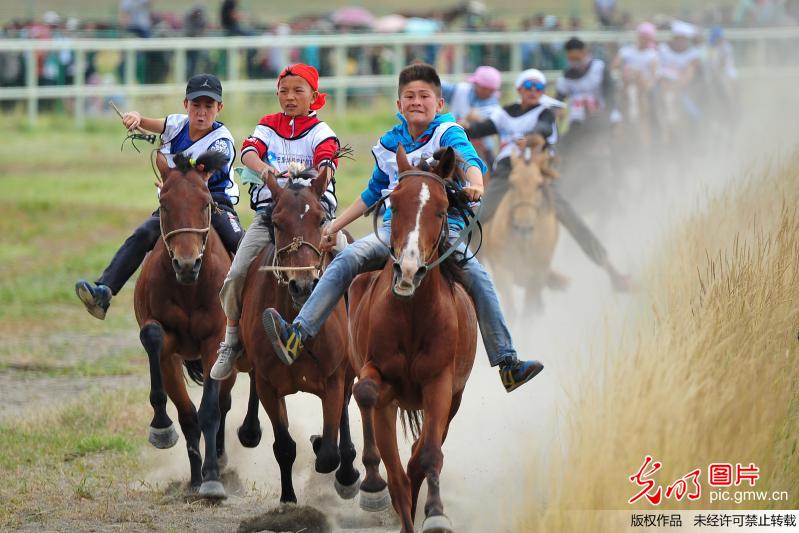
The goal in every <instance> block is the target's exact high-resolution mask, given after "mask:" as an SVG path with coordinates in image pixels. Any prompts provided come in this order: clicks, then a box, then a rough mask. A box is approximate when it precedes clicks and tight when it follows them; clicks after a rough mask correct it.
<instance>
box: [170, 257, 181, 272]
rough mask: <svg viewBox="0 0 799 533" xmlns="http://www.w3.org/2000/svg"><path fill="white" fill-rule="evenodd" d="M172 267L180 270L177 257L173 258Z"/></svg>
mask: <svg viewBox="0 0 799 533" xmlns="http://www.w3.org/2000/svg"><path fill="white" fill-rule="evenodd" d="M172 268H174V269H175V270H180V261H178V260H177V259H173V260H172Z"/></svg>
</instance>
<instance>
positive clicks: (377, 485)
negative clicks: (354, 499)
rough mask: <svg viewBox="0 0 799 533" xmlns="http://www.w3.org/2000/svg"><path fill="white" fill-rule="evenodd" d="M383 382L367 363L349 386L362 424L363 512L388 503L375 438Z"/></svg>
mask: <svg viewBox="0 0 799 533" xmlns="http://www.w3.org/2000/svg"><path fill="white" fill-rule="evenodd" d="M382 384H383V380H382V379H381V378H380V372H378V371H377V369H376V368H374V367H373V366H371V365H370V364H367V365H366V366H364V367H363V369H361V373H360V376H359V378H358V383H356V384H355V385H354V386H353V387H352V394H353V396H355V401H356V402H357V404H358V408H359V409H360V410H361V420H362V423H363V465H364V467H365V468H366V476H365V477H364V479H363V482H361V498H360V505H361V509H363V510H364V511H382V510H383V509H386V508H388V505H389V502H390V496H389V494H388V488H387V485H386V482H385V480H384V479H383V478H382V477H381V476H380V451H379V450H378V449H377V443H376V440H375V420H374V416H375V406H376V405H377V400H378V398H379V397H380V387H381V385H382Z"/></svg>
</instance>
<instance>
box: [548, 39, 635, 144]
mask: <svg viewBox="0 0 799 533" xmlns="http://www.w3.org/2000/svg"><path fill="white" fill-rule="evenodd" d="M564 48H565V50H566V58H567V60H568V62H569V66H568V67H567V68H566V70H565V71H564V73H563V75H562V76H561V77H560V78H558V81H557V82H556V84H555V91H556V96H555V98H556V99H558V100H561V101H566V100H568V104H569V120H568V123H569V129H571V130H572V131H570V132H567V135H568V141H569V144H571V143H573V142H574V143H578V144H579V142H580V141H581V140H583V139H584V138H585V137H587V136H590V135H593V134H594V133H597V132H596V131H595V130H596V129H597V128H604V127H606V125H607V123H603V122H604V121H603V120H597V119H598V118H600V117H605V116H607V115H608V114H609V115H610V116H609V117H608V118H610V121H611V122H614V123H615V122H619V121H620V120H621V117H620V116H619V115H618V111H616V112H615V113H610V111H611V110H614V111H615V107H614V104H615V92H614V90H613V80H612V78H611V76H610V73H609V72H608V68H607V66H606V65H605V62H604V61H602V60H601V59H597V58H594V57H592V56H591V53H590V52H589V51H588V48H587V47H586V45H585V43H584V42H583V41H581V40H580V39H578V38H577V37H572V38H571V39H569V40H568V41H566V44H565V45H564ZM589 127H590V129H589ZM576 137H579V138H580V139H579V140H578V139H577V138H576Z"/></svg>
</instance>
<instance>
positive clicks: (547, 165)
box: [524, 133, 560, 178]
mask: <svg viewBox="0 0 799 533" xmlns="http://www.w3.org/2000/svg"><path fill="white" fill-rule="evenodd" d="M524 139H525V146H526V147H527V148H530V149H531V150H546V149H547V148H548V147H549V144H548V143H547V140H546V139H545V138H544V136H543V135H541V134H540V133H530V134H528V135H526V136H525V138H524ZM553 159H554V158H553V156H551V155H548V156H547V158H546V159H545V160H544V164H542V165H541V167H540V168H541V174H542V175H543V176H544V177H546V178H557V177H558V176H559V175H560V174H558V171H557V170H555V169H554V168H552V160H553Z"/></svg>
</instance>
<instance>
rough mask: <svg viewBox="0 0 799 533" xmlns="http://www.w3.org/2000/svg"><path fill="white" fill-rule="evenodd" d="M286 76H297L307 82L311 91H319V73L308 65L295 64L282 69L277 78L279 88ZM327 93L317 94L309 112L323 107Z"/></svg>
mask: <svg viewBox="0 0 799 533" xmlns="http://www.w3.org/2000/svg"><path fill="white" fill-rule="evenodd" d="M286 76H299V77H300V78H302V79H304V80H305V81H307V82H308V85H310V86H311V89H312V90H314V91H318V90H319V73H318V72H317V71H316V69H315V68H313V67H312V66H310V65H306V64H304V63H296V64H294V65H289V66H288V67H286V68H284V69H283V72H281V73H280V76H278V77H277V85H278V87H280V80H282V79H283V78H285V77H286ZM326 96H327V93H319V96H318V97H317V98H316V100H314V101H313V103H312V104H311V110H313V111H316V110H317V109H321V108H322V107H324V105H325V97H326Z"/></svg>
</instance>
